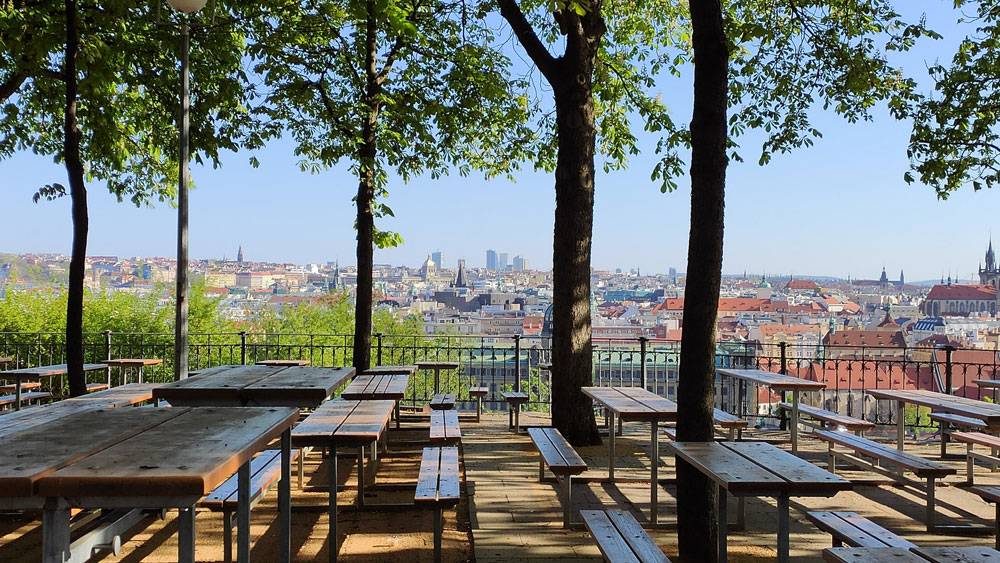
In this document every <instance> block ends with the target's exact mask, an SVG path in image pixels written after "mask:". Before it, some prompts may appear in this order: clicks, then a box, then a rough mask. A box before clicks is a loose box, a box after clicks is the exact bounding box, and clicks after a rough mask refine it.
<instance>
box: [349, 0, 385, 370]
mask: <svg viewBox="0 0 1000 563" xmlns="http://www.w3.org/2000/svg"><path fill="white" fill-rule="evenodd" d="M367 9H368V17H367V20H366V22H365V26H366V27H365V29H366V37H365V77H366V84H365V97H364V105H365V109H366V113H365V116H364V119H365V123H364V125H363V127H362V130H361V146H360V148H359V150H358V163H359V165H360V166H359V167H358V168H359V170H360V172H359V173H358V196H357V198H356V201H355V203H356V205H357V206H358V220H357V227H358V253H357V254H358V286H357V287H358V289H357V293H356V294H355V302H354V311H355V312H354V369H356V370H358V371H359V372H360V371H362V370H366V369H368V368H369V367H371V348H372V268H373V267H374V263H375V249H374V247H375V241H374V233H375V217H374V215H373V212H372V204H373V202H374V200H375V182H376V177H375V159H376V156H377V151H378V149H377V146H376V144H375V141H376V125H377V122H378V113H379V101H378V96H379V94H380V92H379V87H380V86H379V82H378V73H377V71H376V68H375V57H376V51H375V49H376V42H375V39H376V32H377V30H378V28H377V22H376V21H375V2H374V1H373V0H368V2H367Z"/></svg>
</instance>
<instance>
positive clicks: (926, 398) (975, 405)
mask: <svg viewBox="0 0 1000 563" xmlns="http://www.w3.org/2000/svg"><path fill="white" fill-rule="evenodd" d="M865 393H868V394H869V395H871V396H872V397H875V398H876V399H886V400H892V401H903V402H904V403H911V404H914V405H921V406H925V407H930V408H931V409H933V410H935V411H944V412H950V413H952V414H958V415H962V416H968V417H972V418H978V419H981V420H983V422H985V423H986V425H987V426H998V425H1000V405H997V404H994V403H987V402H986V401H977V400H976V399H969V398H967V397H956V396H954V395H947V394H945V393H936V392H934V391H925V390H918V389H905V390H904V389H867V390H865Z"/></svg>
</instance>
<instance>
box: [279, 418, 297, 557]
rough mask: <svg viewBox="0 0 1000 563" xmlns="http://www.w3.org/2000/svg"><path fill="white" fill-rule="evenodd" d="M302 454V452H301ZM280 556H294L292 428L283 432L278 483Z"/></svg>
mask: <svg viewBox="0 0 1000 563" xmlns="http://www.w3.org/2000/svg"><path fill="white" fill-rule="evenodd" d="M300 455H301V453H300ZM278 514H279V517H280V522H281V524H280V525H281V528H280V529H279V530H278V556H279V557H280V558H281V562H282V563H289V562H290V561H291V558H292V542H291V537H292V430H291V428H289V429H286V430H285V431H284V432H282V433H281V481H280V482H279V483H278Z"/></svg>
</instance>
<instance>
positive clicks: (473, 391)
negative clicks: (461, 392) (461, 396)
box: [469, 387, 490, 397]
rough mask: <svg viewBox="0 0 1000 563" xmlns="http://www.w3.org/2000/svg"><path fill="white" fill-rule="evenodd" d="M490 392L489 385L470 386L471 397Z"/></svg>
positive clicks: (483, 395) (481, 395) (482, 395)
mask: <svg viewBox="0 0 1000 563" xmlns="http://www.w3.org/2000/svg"><path fill="white" fill-rule="evenodd" d="M489 394H490V388H489V387H469V396H470V397H485V396H486V395H489Z"/></svg>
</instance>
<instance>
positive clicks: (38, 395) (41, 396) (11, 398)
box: [0, 391, 52, 407]
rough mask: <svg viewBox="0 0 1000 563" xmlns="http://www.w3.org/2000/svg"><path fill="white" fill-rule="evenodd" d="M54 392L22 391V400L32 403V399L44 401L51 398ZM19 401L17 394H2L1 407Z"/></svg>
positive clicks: (0, 398) (0, 396) (0, 397)
mask: <svg viewBox="0 0 1000 563" xmlns="http://www.w3.org/2000/svg"><path fill="white" fill-rule="evenodd" d="M51 398H52V393H49V392H47V391H31V392H29V393H21V402H22V403H30V402H32V401H42V400H45V399H51ZM16 402H17V395H16V394H11V395H0V407H6V406H8V405H13V404H14V403H16Z"/></svg>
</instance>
